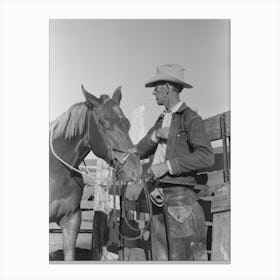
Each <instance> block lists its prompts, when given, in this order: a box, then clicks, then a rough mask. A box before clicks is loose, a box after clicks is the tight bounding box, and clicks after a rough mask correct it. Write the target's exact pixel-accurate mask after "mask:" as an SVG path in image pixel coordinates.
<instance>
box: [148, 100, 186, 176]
mask: <svg viewBox="0 0 280 280" xmlns="http://www.w3.org/2000/svg"><path fill="white" fill-rule="evenodd" d="M182 104H183V101H180V102H178V103H177V104H176V105H175V106H173V107H172V108H171V109H170V111H169V112H168V111H166V110H165V111H164V112H163V115H164V118H163V121H162V126H161V127H170V125H171V120H172V114H173V113H175V112H177V111H178V109H179V108H180V107H181V105H182ZM155 133H156V132H154V133H153V134H152V137H151V139H152V141H154V142H159V140H158V139H156V136H155ZM165 155H166V141H161V142H159V143H158V145H157V149H156V152H155V156H154V160H153V163H152V165H154V164H158V163H162V162H164V161H165ZM166 163H167V166H168V170H169V173H170V174H172V168H171V165H170V162H169V161H168V160H167V161H166Z"/></svg>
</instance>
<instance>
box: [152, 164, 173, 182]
mask: <svg viewBox="0 0 280 280" xmlns="http://www.w3.org/2000/svg"><path fill="white" fill-rule="evenodd" d="M168 171H169V170H168V166H167V163H166V162H162V163H158V164H154V165H152V166H150V167H149V168H148V170H147V174H148V175H150V176H151V177H152V178H154V179H158V178H160V177H162V176H163V175H165V174H166V173H167V172H168Z"/></svg>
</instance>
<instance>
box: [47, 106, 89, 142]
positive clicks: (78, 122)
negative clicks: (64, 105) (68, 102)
mask: <svg viewBox="0 0 280 280" xmlns="http://www.w3.org/2000/svg"><path fill="white" fill-rule="evenodd" d="M88 110H89V109H88V107H87V106H86V104H85V102H81V103H77V104H74V105H72V106H71V107H70V108H69V109H68V111H66V112H65V113H63V114H62V115H61V116H60V117H58V118H57V119H56V120H54V121H53V122H51V123H50V130H52V129H53V139H55V138H59V137H64V138H67V139H71V138H73V137H76V136H82V135H83V134H84V133H85V128H86V119H87V118H86V117H87V112H88Z"/></svg>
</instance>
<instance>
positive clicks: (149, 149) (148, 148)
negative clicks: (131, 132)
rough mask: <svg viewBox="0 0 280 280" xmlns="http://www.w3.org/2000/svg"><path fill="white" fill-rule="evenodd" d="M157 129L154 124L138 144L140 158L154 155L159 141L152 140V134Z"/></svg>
mask: <svg viewBox="0 0 280 280" xmlns="http://www.w3.org/2000/svg"><path fill="white" fill-rule="evenodd" d="M154 131H155V126H153V127H152V128H151V129H150V130H149V131H148V133H147V135H146V136H145V137H144V138H142V139H141V140H140V141H139V143H138V144H137V145H136V149H137V152H138V154H139V156H140V159H144V158H148V157H149V156H150V155H152V154H153V153H154V152H155V150H156V147H157V143H156V142H153V141H152V140H151V137H152V134H153V132H154Z"/></svg>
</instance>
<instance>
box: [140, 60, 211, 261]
mask: <svg viewBox="0 0 280 280" xmlns="http://www.w3.org/2000/svg"><path fill="white" fill-rule="evenodd" d="M184 71H185V69H184V68H183V67H181V66H179V65H177V64H165V65H161V66H159V67H158V68H157V72H156V75H155V76H154V77H152V78H151V79H150V80H149V81H148V82H147V83H146V85H145V86H146V87H153V88H154V91H153V95H155V97H156V101H157V104H158V105H160V106H164V107H165V111H164V112H163V113H162V114H161V115H160V116H159V118H158V120H157V121H156V123H155V124H154V126H153V127H152V128H151V129H150V130H149V132H148V133H147V135H146V136H145V137H144V138H143V139H142V140H140V142H139V143H138V144H137V150H138V152H139V154H140V157H141V158H147V157H150V156H152V158H151V161H150V162H151V166H150V167H149V168H148V170H147V173H148V175H150V176H152V177H153V179H154V180H155V182H156V189H155V190H154V191H153V192H152V193H151V197H152V201H153V202H154V204H156V205H157V206H159V207H158V209H160V211H159V214H157V215H156V214H155V213H154V215H153V223H152V230H151V234H152V235H151V236H152V254H153V260H207V253H206V224H205V218H204V213H203V210H202V208H201V206H200V205H199V204H198V202H197V197H196V194H195V192H194V191H193V187H194V185H195V184H196V181H195V175H196V173H197V171H198V170H199V169H201V168H205V167H209V166H212V165H213V163H214V155H213V152H212V148H211V144H210V142H209V140H208V135H207V133H206V131H205V127H204V124H203V120H202V119H201V117H200V116H199V115H198V114H197V113H196V112H194V111H193V110H192V109H190V108H189V107H188V106H187V105H186V104H185V103H184V102H182V101H180V92H181V91H182V90H183V89H184V88H192V86H191V85H189V84H187V83H186V82H185V81H184Z"/></svg>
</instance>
